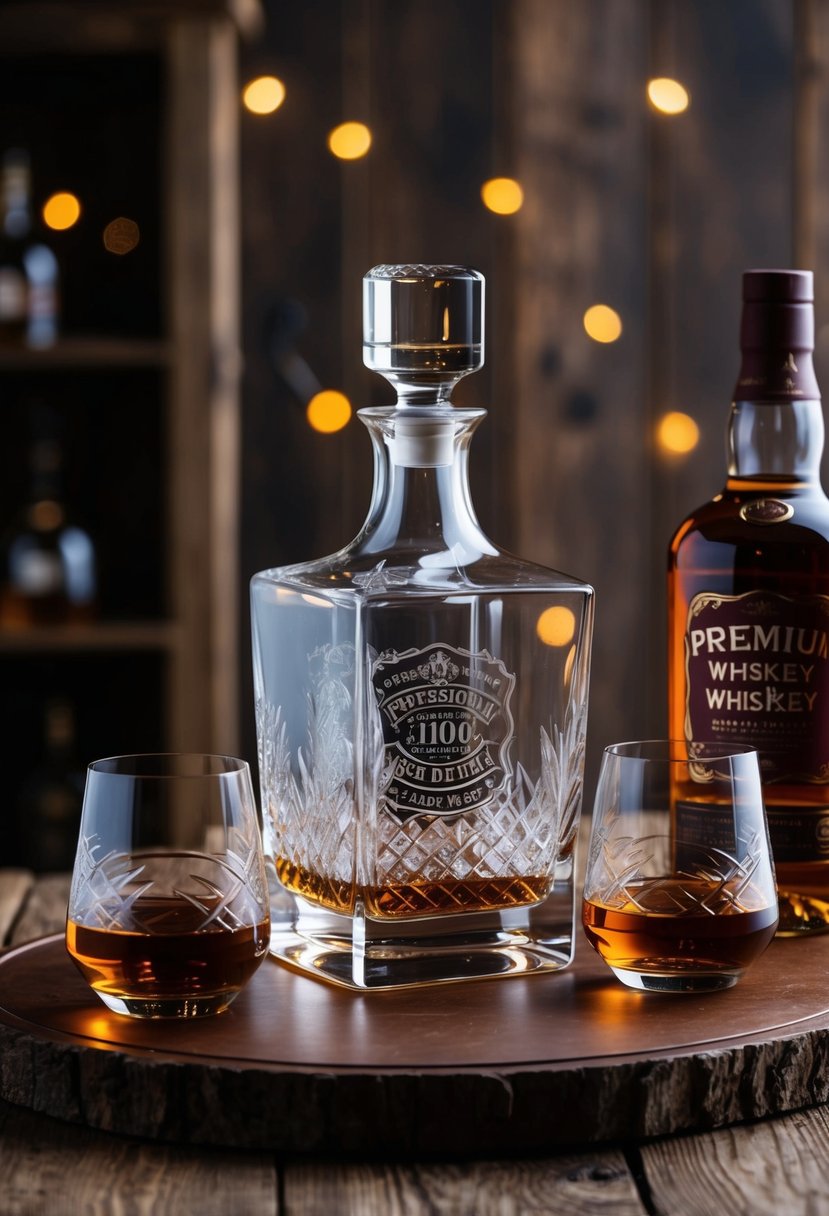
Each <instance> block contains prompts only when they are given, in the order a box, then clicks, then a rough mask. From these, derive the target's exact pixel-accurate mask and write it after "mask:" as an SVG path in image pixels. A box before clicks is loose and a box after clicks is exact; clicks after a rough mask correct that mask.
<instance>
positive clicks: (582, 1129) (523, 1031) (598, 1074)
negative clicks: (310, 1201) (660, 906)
mask: <svg viewBox="0 0 829 1216" xmlns="http://www.w3.org/2000/svg"><path fill="white" fill-rule="evenodd" d="M827 973H829V937H818V938H813V939H811V940H804V941H781V940H777V941H775V942H773V943H772V945H771V946H770V948H769V949H768V951H767V952H766V953H765V955H763V957H762V958H761V959H760V960H759V962H757V963H756V964H755V965H754V967H753V968H752V969H751V970H750V971H749V972H748V973H747V975H746V976H745V978H744V979H743V980H742V981H741V982H740V983H739V984H738V985H737V986H736V987H735V988H732V989H730V990H729V991H727V992H722V993H716V994H711V995H706V996H699V995H682V996H666V995H662V994H645V993H638V992H633V991H631V990H629V989H626V988H624V987H623V986H622V985H621V984H620V983H619V982H618V981H617V980H615V979H614V978H613V976H612V975H611V973H610V972H609V971H608V969H607V968H606V967H605V966H604V965H603V964H602V963H601V962H600V961H599V960H598V958H597V957H596V955H595V954H594V953H593V952H592V951H591V950H590V949H589V947H585V948H584V949H582V950H581V952H580V955H579V957H578V958H577V960H576V962H575V963H574V964H573V966H572V967H571V968H569V969H568V970H566V971H564V972H562V973H560V974H558V975H552V976H550V975H548V976H536V977H528V978H526V979H523V978H511V979H509V980H489V981H485V982H475V983H469V982H465V983H461V984H451V985H439V986H434V987H428V988H419V989H407V990H402V991H397V992H382V993H366V994H353V993H349V992H345V991H343V990H340V989H337V988H334V987H329V986H328V985H326V984H323V983H320V982H318V981H315V980H313V979H309V978H307V977H305V976H302V975H299V974H295V973H293V972H291V971H289V970H288V969H287V968H284V967H283V966H281V965H279V964H277V963H275V962H274V961H273V960H271V959H268V960H266V962H265V963H263V965H262V966H261V967H260V969H259V971H258V972H257V973H256V975H255V976H254V978H253V979H252V981H251V983H250V984H249V985H248V987H247V989H246V990H245V991H244V992H243V993H242V994H241V995H240V996H239V997H238V998H237V1000H236V1002H235V1003H234V1004H233V1005H232V1006H231V1008H230V1009H229V1010H228V1011H227V1012H226V1013H224V1014H221V1015H219V1016H217V1017H212V1018H205V1019H201V1020H195V1021H181V1022H148V1021H136V1020H132V1019H129V1018H125V1017H120V1016H118V1015H117V1014H113V1013H110V1012H109V1011H108V1010H107V1009H106V1008H105V1006H104V1005H103V1004H101V1002H100V1001H98V999H97V998H96V997H95V996H94V994H93V993H92V991H91V990H90V989H89V988H88V987H87V985H86V984H85V982H84V981H83V979H82V978H81V976H80V975H79V973H78V972H77V970H76V969H75V967H74V965H73V963H72V961H71V960H70V959H69V957H68V956H67V954H66V952H65V948H64V944H63V938H62V936H55V937H49V938H44V939H42V940H40V941H36V942H32V943H29V944H27V945H25V946H21V947H18V948H17V949H15V950H12V951H9V952H8V953H6V954H5V955H3V956H2V957H0V993H2V994H3V995H2V996H0V1060H2V1064H0V1096H2V1097H3V1098H5V1099H6V1100H7V1101H10V1102H15V1103H18V1104H19V1105H22V1106H26V1107H29V1108H32V1109H34V1110H38V1111H43V1112H46V1113H48V1114H51V1115H54V1116H57V1117H59V1118H63V1119H67V1120H70V1121H72V1122H79V1123H83V1124H86V1125H88V1126H90V1127H95V1128H99V1129H102V1130H105V1131H113V1132H119V1133H122V1134H132V1135H140V1136H147V1137H152V1138H155V1139H162V1140H170V1141H179V1142H188V1143H195V1144H220V1145H224V1146H231V1147H245V1148H259V1149H263V1148H266V1149H272V1150H275V1151H279V1152H284V1153H290V1154H292V1155H297V1154H315V1155H325V1154H334V1153H336V1154H353V1153H359V1154H360V1155H362V1156H366V1155H370V1156H384V1155H385V1156H388V1155H392V1156H394V1157H395V1158H397V1159H400V1158H401V1157H403V1156H412V1155H414V1156H419V1157H424V1156H431V1155H449V1154H451V1155H453V1156H458V1155H465V1154H468V1155H474V1156H481V1155H484V1154H493V1153H496V1154H498V1155H500V1156H504V1155H507V1154H508V1153H512V1152H520V1153H524V1154H526V1153H531V1152H538V1151H545V1150H547V1149H550V1148H553V1147H558V1146H562V1145H567V1144H574V1143H584V1142H588V1141H601V1140H619V1139H626V1138H629V1137H641V1136H651V1135H659V1134H663V1133H669V1132H675V1131H679V1130H691V1129H694V1130H699V1129H702V1128H709V1127H716V1126H721V1125H724V1124H727V1123H731V1122H736V1121H739V1120H741V1119H747V1118H755V1117H759V1116H763V1115H768V1114H776V1113H781V1112H783V1111H786V1110H792V1109H795V1108H797V1107H800V1106H806V1105H809V1104H812V1103H815V1102H822V1101H825V1100H826V1098H827V1095H828V1094H829V1067H827V1064H829V1060H828V1059H827V1055H829V1047H828V1046H827V1045H828V1044H829V1037H827V1035H826V1030H827V1029H829V984H827V983H826V981H825V980H824V978H823V977H824V976H825V975H826V974H827Z"/></svg>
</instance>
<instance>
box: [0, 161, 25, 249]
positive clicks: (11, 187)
mask: <svg viewBox="0 0 829 1216" xmlns="http://www.w3.org/2000/svg"><path fill="white" fill-rule="evenodd" d="M0 194H2V208H3V231H4V232H5V234H6V236H9V237H12V238H15V239H20V238H21V237H25V236H27V235H28V233H29V230H30V229H31V226H32V216H31V208H30V205H29V182H28V176H27V174H26V173H25V172H24V171H23V170H20V169H18V168H16V167H15V168H9V167H7V168H6V169H5V170H4V171H3V175H2V186H0Z"/></svg>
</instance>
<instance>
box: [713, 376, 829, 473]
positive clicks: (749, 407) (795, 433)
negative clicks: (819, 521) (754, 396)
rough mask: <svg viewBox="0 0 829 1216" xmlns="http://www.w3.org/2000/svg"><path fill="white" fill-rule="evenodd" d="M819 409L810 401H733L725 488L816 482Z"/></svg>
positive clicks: (821, 432) (820, 444) (820, 441)
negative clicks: (749, 483) (744, 484)
mask: <svg viewBox="0 0 829 1216" xmlns="http://www.w3.org/2000/svg"><path fill="white" fill-rule="evenodd" d="M823 436H824V427H823V412H822V410H821V404H820V399H819V398H813V399H811V400H789V401H784V400H778V401H735V402H734V403H733V405H732V407H731V414H730V417H729V424H728V486H729V488H732V489H733V488H735V487H734V484H733V483H735V482H745V481H754V482H756V481H767V480H768V481H777V482H786V483H790V484H791V483H797V484H804V485H817V484H819V482H820V459H821V455H822V454H823Z"/></svg>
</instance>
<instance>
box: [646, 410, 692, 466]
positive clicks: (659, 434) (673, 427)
mask: <svg viewBox="0 0 829 1216" xmlns="http://www.w3.org/2000/svg"><path fill="white" fill-rule="evenodd" d="M656 438H657V442H658V443H659V446H660V447H661V448H662V450H663V451H664V452H669V453H670V454H671V455H674V456H677V455H679V456H684V455H685V454H686V453H687V452H692V451H693V450H694V448H695V447H696V446H697V444H698V443H699V427H698V426H697V424H696V422H694V420H693V418H692V417H691V416H690V415H689V414H683V413H681V412H680V411H679V410H672V411H671V412H670V413H668V414H663V416H662V417H661V418H660V419H659V423H658V425H657V428H656Z"/></svg>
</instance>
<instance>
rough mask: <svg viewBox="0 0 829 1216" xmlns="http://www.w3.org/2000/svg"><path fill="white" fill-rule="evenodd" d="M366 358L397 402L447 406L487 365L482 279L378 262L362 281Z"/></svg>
mask: <svg viewBox="0 0 829 1216" xmlns="http://www.w3.org/2000/svg"><path fill="white" fill-rule="evenodd" d="M363 362H364V363H365V365H366V367H368V368H371V370H372V371H375V372H379V373H380V375H381V376H385V377H386V379H387V380H389V381H390V382H391V383H392V384H393V385H394V386H395V388H396V389H397V393H398V405H400V406H408V405H418V406H428V405H439V404H441V403H443V404H445V403H446V402H447V401H448V399H449V396H450V394H451V392H452V389H453V387H454V386H455V384H457V382H458V380H460V379H461V377H462V376H466V375H468V374H469V373H470V372H475V371H477V370H478V369H479V368H481V367H483V363H484V277H483V275H482V274H479V273H478V271H477V270H471V269H469V268H468V267H466V266H375V267H374V269H373V270H370V271H369V272H368V274H367V275H366V276H365V278H364V279H363Z"/></svg>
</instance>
